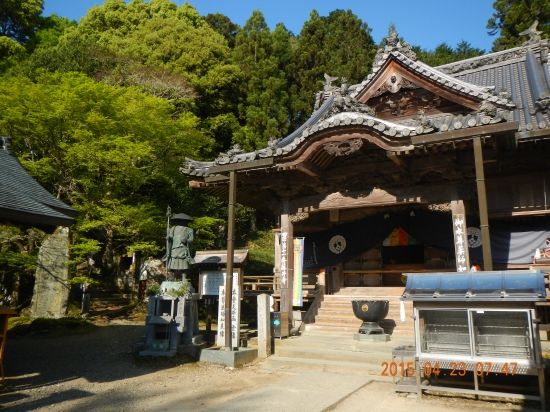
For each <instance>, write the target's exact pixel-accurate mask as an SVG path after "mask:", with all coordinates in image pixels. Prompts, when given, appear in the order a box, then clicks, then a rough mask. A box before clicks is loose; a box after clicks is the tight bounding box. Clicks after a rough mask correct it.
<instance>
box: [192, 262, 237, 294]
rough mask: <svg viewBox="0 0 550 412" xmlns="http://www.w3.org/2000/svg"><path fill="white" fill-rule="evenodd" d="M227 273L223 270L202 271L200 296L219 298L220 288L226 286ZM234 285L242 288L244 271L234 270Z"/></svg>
mask: <svg viewBox="0 0 550 412" xmlns="http://www.w3.org/2000/svg"><path fill="white" fill-rule="evenodd" d="M225 274H226V271H225V270H224V269H222V270H201V272H200V274H199V294H200V296H201V297H202V296H219V293H220V292H219V291H220V286H225V279H224V277H225ZM233 284H234V285H239V287H241V288H242V285H243V276H242V269H240V268H237V269H234V270H233Z"/></svg>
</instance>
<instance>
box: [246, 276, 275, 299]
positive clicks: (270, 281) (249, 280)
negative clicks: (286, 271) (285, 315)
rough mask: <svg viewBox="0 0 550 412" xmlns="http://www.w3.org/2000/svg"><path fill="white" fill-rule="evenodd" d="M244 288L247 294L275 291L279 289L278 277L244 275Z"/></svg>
mask: <svg viewBox="0 0 550 412" xmlns="http://www.w3.org/2000/svg"><path fill="white" fill-rule="evenodd" d="M243 289H244V294H245V295H247V294H248V295H254V294H257V293H258V294H259V293H268V294H269V293H273V292H274V291H275V290H276V289H277V278H276V277H275V276H274V275H260V276H247V275H244V278H243Z"/></svg>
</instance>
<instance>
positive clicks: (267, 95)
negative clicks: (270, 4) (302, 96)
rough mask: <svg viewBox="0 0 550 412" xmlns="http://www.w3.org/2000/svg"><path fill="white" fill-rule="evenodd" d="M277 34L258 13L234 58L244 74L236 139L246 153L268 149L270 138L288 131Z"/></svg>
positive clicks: (239, 36)
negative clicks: (276, 39)
mask: <svg viewBox="0 0 550 412" xmlns="http://www.w3.org/2000/svg"><path fill="white" fill-rule="evenodd" d="M276 50H277V51H280V49H279V48H278V47H276V46H275V39H274V35H273V33H271V31H270V30H269V27H267V24H266V22H265V19H264V16H263V14H262V12H260V11H259V10H254V11H253V12H252V16H251V17H250V18H249V19H248V21H247V22H246V24H245V25H244V27H243V28H242V29H241V30H239V32H238V33H237V39H236V45H235V50H234V51H233V59H234V62H235V64H238V65H239V68H240V70H241V73H242V75H243V79H244V81H243V85H242V87H241V95H240V100H239V120H240V122H241V123H242V125H243V127H242V128H241V129H240V130H239V131H238V132H237V133H235V135H234V137H233V140H234V142H235V143H238V144H240V145H241V146H242V147H243V148H244V149H246V150H254V149H260V148H263V147H266V145H267V142H268V140H269V138H271V137H275V138H278V137H282V136H284V135H285V134H286V132H287V130H288V114H287V110H286V103H287V100H288V94H287V92H286V76H285V73H284V71H283V70H281V68H280V61H279V58H278V56H277V54H276Z"/></svg>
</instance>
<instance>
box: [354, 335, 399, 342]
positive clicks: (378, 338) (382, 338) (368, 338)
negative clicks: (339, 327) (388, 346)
mask: <svg viewBox="0 0 550 412" xmlns="http://www.w3.org/2000/svg"><path fill="white" fill-rule="evenodd" d="M353 340H358V341H361V342H389V341H390V340H391V339H390V335H388V334H387V333H376V334H372V335H366V334H364V333H354V334H353Z"/></svg>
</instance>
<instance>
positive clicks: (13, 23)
mask: <svg viewBox="0 0 550 412" xmlns="http://www.w3.org/2000/svg"><path fill="white" fill-rule="evenodd" d="M43 7H44V1H43V0H0V36H6V37H9V38H10V39H13V40H15V41H17V42H18V43H20V44H23V43H25V42H26V41H27V40H28V39H29V38H30V37H31V36H32V35H33V34H34V32H35V31H36V29H37V27H38V26H39V24H40V18H41V15H42V9H43Z"/></svg>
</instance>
